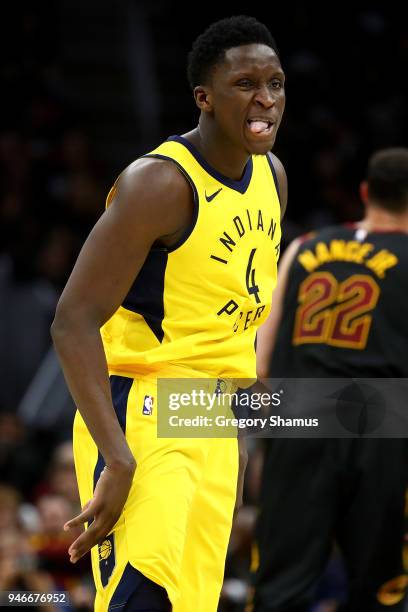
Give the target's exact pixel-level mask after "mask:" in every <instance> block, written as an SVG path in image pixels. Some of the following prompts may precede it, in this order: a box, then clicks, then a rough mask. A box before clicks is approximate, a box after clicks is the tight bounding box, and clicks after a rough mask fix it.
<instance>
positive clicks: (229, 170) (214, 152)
mask: <svg viewBox="0 0 408 612" xmlns="http://www.w3.org/2000/svg"><path fill="white" fill-rule="evenodd" d="M183 136H184V138H186V139H187V140H189V141H190V142H192V143H193V145H194V146H195V147H197V149H198V150H199V151H200V153H201V155H202V156H203V157H204V159H205V160H206V161H207V162H208V163H209V164H210V166H212V167H213V168H215V170H217V171H218V172H220V173H221V174H223V175H224V176H226V177H228V178H231V179H233V180H235V181H239V180H240V179H241V178H242V175H243V174H244V171H245V166H246V164H247V162H248V160H249V158H250V154H249V153H248V152H247V151H244V150H243V149H238V148H237V146H236V145H234V143H232V142H231V141H228V140H227V139H226V138H225V135H224V134H221V133H220V132H219V131H217V129H216V127H215V125H214V123H213V122H211V121H210V120H209V119H206V117H204V118H203V117H200V121H199V125H198V127H197V128H195V129H194V130H192V131H191V132H188V133H187V134H184V135H183Z"/></svg>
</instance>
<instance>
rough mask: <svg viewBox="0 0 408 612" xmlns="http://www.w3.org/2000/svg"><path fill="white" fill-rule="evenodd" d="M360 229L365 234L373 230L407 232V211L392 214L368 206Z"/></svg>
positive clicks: (376, 207)
mask: <svg viewBox="0 0 408 612" xmlns="http://www.w3.org/2000/svg"><path fill="white" fill-rule="evenodd" d="M359 225H360V227H362V228H363V229H365V230H367V232H370V231H375V230H384V231H393V230H398V231H400V232H408V210H407V211H405V212H402V213H392V212H390V211H388V210H384V209H383V208H379V207H378V206H372V205H368V206H367V209H366V214H365V217H364V219H363V220H362V221H361V222H360V224H359Z"/></svg>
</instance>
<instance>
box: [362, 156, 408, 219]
mask: <svg viewBox="0 0 408 612" xmlns="http://www.w3.org/2000/svg"><path fill="white" fill-rule="evenodd" d="M367 182H368V194H369V197H370V199H371V200H372V201H373V202H374V203H377V204H378V205H380V206H381V207H382V208H386V209H387V210H390V211H393V212H403V211H404V210H406V209H407V208H408V149H406V148H403V147H401V148H395V149H382V150H381V151H377V152H376V153H374V154H373V155H372V156H371V157H370V159H369V162H368V168H367Z"/></svg>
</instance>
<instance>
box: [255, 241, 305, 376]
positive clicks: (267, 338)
mask: <svg viewBox="0 0 408 612" xmlns="http://www.w3.org/2000/svg"><path fill="white" fill-rule="evenodd" d="M299 244H300V240H299V239H296V240H294V241H293V242H291V243H290V245H289V246H288V248H287V249H286V251H285V252H284V254H283V255H282V259H281V261H280V264H279V269H278V281H277V283H276V287H275V290H274V292H273V297H272V308H271V311H270V313H269V316H268V318H267V319H266V321H265V323H264V324H263V325H261V327H260V328H259V329H258V333H257V336H256V340H257V342H256V369H257V376H258V378H259V379H261V380H262V379H263V378H267V377H268V372H269V364H270V362H271V358H272V353H273V349H274V347H275V341H276V335H277V332H278V329H279V324H280V321H281V319H282V316H283V300H284V297H285V292H286V287H287V282H288V274H289V269H290V267H291V265H292V262H293V260H294V258H295V255H296V253H297V250H298V248H299Z"/></svg>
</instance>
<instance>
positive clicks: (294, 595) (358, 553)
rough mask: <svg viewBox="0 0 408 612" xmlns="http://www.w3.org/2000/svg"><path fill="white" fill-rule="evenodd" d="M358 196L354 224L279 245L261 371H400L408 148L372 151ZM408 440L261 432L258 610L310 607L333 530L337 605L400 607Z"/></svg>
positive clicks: (404, 580)
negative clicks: (265, 435)
mask: <svg viewBox="0 0 408 612" xmlns="http://www.w3.org/2000/svg"><path fill="white" fill-rule="evenodd" d="M360 194H361V198H362V200H363V202H364V204H365V217H364V219H363V220H362V221H361V222H360V223H357V224H355V225H352V224H349V225H345V226H335V227H330V228H328V229H324V230H322V231H320V232H319V233H317V234H313V235H309V236H306V237H305V238H302V239H297V240H295V241H294V242H293V243H292V244H291V245H290V246H289V247H288V248H287V250H286V251H285V254H284V256H283V257H282V262H281V266H280V272H279V281H278V285H277V288H276V291H275V293H274V298H273V310H272V311H271V314H270V316H269V318H268V320H267V322H266V323H265V325H264V326H263V327H262V328H261V330H260V331H259V333H258V345H257V346H258V355H257V357H258V373H259V376H260V377H261V378H266V377H267V376H273V377H278V378H280V377H303V378H319V377H366V378H367V377H372V378H385V377H408V360H407V357H406V356H407V353H408V317H407V307H408V149H386V150H383V151H379V152H378V153H376V154H375V155H373V156H372V158H371V159H370V161H369V165H368V175H367V180H366V181H364V182H363V183H362V184H361V186H360ZM283 313H285V314H284V316H283ZM406 449H407V446H406V440H404V439H374V438H372V439H364V438H354V439H273V440H272V439H269V440H267V445H266V453H265V462H264V471H263V478H262V492H261V500H260V507H261V511H260V516H259V521H258V524H257V530H256V532H257V533H256V541H257V545H258V552H259V567H258V569H257V571H256V573H255V577H254V580H255V599H254V610H255V611H256V612H278V611H279V612H283V611H285V612H289V611H290V612H295V611H296V612H303V611H306V610H309V609H310V604H311V600H312V598H313V587H314V586H315V585H316V582H317V580H318V578H319V576H320V574H321V573H322V571H323V569H324V566H325V564H326V562H327V559H328V556H329V554H330V550H331V543H332V539H333V537H335V538H336V539H337V542H338V544H339V546H340V548H341V550H342V553H343V556H344V561H345V565H346V569H347V574H348V579H349V580H348V582H349V594H348V602H347V604H346V607H345V608H344V609H346V610H348V611H349V612H351V611H352V612H362V611H364V612H374V611H379V610H384V611H385V610H386V609H388V606H390V608H389V609H390V610H393V611H400V610H403V606H404V602H403V600H404V590H405V587H406V586H407V584H408V576H407V575H406V570H407V569H408V568H407V567H405V571H404V567H403V558H402V543H403V531H404V496H405V487H406V485H407V462H406V457H407V450H406Z"/></svg>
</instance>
